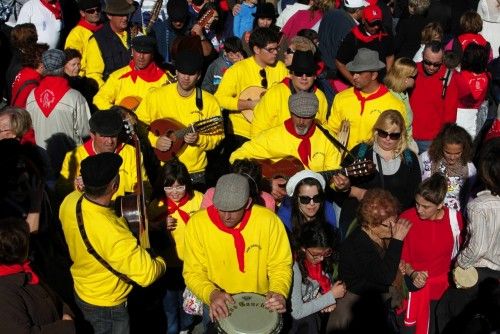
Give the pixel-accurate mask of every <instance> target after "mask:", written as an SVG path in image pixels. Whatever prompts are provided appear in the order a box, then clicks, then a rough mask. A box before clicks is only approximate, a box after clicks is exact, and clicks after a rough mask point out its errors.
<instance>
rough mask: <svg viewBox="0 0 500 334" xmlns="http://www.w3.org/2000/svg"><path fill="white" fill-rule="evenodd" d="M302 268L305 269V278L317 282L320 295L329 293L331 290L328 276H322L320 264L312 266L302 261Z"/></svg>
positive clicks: (306, 261)
mask: <svg viewBox="0 0 500 334" xmlns="http://www.w3.org/2000/svg"><path fill="white" fill-rule="evenodd" d="M304 266H305V267H306V269H307V276H309V277H310V278H312V279H313V280H315V281H318V283H319V286H320V288H321V293H322V294H325V293H327V292H328V291H330V289H331V288H332V282H331V281H330V279H329V278H328V276H326V275H325V274H323V265H322V262H319V263H317V264H313V263H311V262H309V261H308V260H304Z"/></svg>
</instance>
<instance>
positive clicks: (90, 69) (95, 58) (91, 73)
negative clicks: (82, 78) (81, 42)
mask: <svg viewBox="0 0 500 334" xmlns="http://www.w3.org/2000/svg"><path fill="white" fill-rule="evenodd" d="M86 55H87V58H86V61H87V68H86V73H87V77H88V78H91V79H94V80H95V81H96V82H97V84H98V86H99V87H101V86H102V85H103V84H104V80H103V79H102V74H103V73H104V61H103V59H102V55H101V50H99V46H98V45H97V41H96V39H95V38H91V39H90V41H89V45H88V46H87V52H86Z"/></svg>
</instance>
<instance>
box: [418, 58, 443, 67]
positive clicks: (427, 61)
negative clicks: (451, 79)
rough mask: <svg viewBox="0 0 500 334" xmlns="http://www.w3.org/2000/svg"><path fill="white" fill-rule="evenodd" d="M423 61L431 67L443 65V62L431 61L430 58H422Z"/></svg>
mask: <svg viewBox="0 0 500 334" xmlns="http://www.w3.org/2000/svg"><path fill="white" fill-rule="evenodd" d="M422 62H423V63H424V65H427V66H432V67H441V65H443V63H442V62H441V63H433V62H432V61H430V60H427V59H424V60H423V61H422Z"/></svg>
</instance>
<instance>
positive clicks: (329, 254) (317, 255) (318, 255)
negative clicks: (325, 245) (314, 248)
mask: <svg viewBox="0 0 500 334" xmlns="http://www.w3.org/2000/svg"><path fill="white" fill-rule="evenodd" d="M306 252H307V253H309V255H311V257H312V258H313V259H314V260H319V259H320V258H327V257H330V256H331V255H332V250H331V249H329V250H327V251H325V252H324V253H321V254H313V253H311V251H310V250H309V249H307V248H306Z"/></svg>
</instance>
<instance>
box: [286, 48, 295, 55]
mask: <svg viewBox="0 0 500 334" xmlns="http://www.w3.org/2000/svg"><path fill="white" fill-rule="evenodd" d="M285 52H286V53H287V54H289V55H293V54H294V53H295V50H292V49H290V48H288V49H286V51H285Z"/></svg>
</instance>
